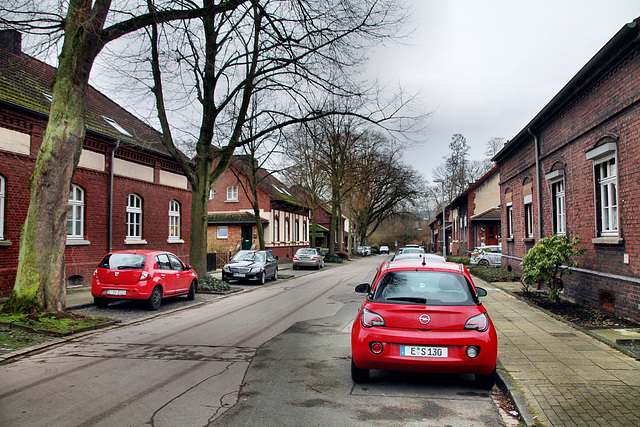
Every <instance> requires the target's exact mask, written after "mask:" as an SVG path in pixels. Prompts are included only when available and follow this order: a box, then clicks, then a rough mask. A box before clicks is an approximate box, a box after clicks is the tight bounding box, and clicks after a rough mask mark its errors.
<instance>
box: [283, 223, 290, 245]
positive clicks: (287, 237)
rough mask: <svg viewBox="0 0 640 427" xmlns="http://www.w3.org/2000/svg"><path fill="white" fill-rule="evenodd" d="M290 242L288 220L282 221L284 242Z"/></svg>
mask: <svg viewBox="0 0 640 427" xmlns="http://www.w3.org/2000/svg"><path fill="white" fill-rule="evenodd" d="M290 240H291V224H290V223H289V218H287V219H285V220H284V241H285V242H288V241H290Z"/></svg>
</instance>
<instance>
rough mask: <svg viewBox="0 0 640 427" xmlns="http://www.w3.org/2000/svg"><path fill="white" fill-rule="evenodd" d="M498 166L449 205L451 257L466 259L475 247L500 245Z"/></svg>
mask: <svg viewBox="0 0 640 427" xmlns="http://www.w3.org/2000/svg"><path fill="white" fill-rule="evenodd" d="M499 181H500V172H499V170H498V165H495V166H494V167H493V168H491V170H490V171H488V172H487V173H485V174H484V175H483V176H482V177H481V178H480V179H478V180H477V181H476V182H474V183H473V184H471V185H470V186H469V187H468V188H467V189H466V190H465V191H464V192H463V193H462V194H461V195H459V196H458V197H456V199H455V200H454V201H453V202H451V205H450V206H449V207H450V209H451V217H450V220H451V228H452V230H451V254H452V255H459V256H469V255H470V254H471V251H473V248H475V247H476V246H485V245H497V244H499V243H500V184H499Z"/></svg>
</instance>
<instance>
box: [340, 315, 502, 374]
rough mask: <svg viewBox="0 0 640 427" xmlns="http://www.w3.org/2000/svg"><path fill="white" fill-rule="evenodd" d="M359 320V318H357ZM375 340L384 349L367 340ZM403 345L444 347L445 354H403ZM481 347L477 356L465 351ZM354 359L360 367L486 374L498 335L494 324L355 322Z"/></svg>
mask: <svg viewBox="0 0 640 427" xmlns="http://www.w3.org/2000/svg"><path fill="white" fill-rule="evenodd" d="M356 322H358V323H359V322H360V320H359V319H358V320H356ZM374 342H378V343H381V344H382V347H383V350H382V352H381V353H380V354H374V353H373V352H372V351H371V349H370V344H371V343H374ZM403 345H413V346H425V347H446V348H447V352H448V355H447V357H445V358H438V357H415V356H402V355H401V347H402V346H403ZM469 346H476V347H478V348H479V349H480V352H479V354H478V356H477V357H475V358H470V357H469V356H467V354H466V350H467V347H469ZM351 349H352V356H353V361H354V363H355V364H356V366H358V367H359V368H361V369H386V370H396V371H410V372H428V373H451V374H453V373H460V374H489V373H491V372H492V371H493V369H494V368H495V366H496V359H497V337H496V333H495V330H494V329H493V327H490V328H489V330H487V331H486V332H478V331H472V330H466V331H465V330H460V331H419V330H413V331H411V330H398V329H392V328H385V327H373V328H364V327H362V326H360V325H357V324H356V325H354V331H353V333H352V335H351Z"/></svg>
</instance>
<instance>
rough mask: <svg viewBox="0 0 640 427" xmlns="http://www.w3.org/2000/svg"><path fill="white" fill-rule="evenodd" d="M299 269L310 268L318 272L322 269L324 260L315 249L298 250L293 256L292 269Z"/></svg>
mask: <svg viewBox="0 0 640 427" xmlns="http://www.w3.org/2000/svg"><path fill="white" fill-rule="evenodd" d="M300 267H312V268H315V269H317V270H320V269H321V268H322V267H324V258H323V257H322V255H321V254H320V252H319V251H318V250H317V249H313V248H300V249H298V250H297V251H296V254H295V255H294V256H293V269H294V270H297V269H298V268H300Z"/></svg>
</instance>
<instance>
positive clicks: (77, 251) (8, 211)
mask: <svg viewBox="0 0 640 427" xmlns="http://www.w3.org/2000/svg"><path fill="white" fill-rule="evenodd" d="M3 49H4V48H2V47H0V59H1V60H2V61H3V65H4V64H7V63H8V62H9V61H13V60H14V59H15V60H16V64H17V65H16V66H24V67H25V69H24V70H21V72H23V73H30V72H31V73H33V76H34V77H33V78H34V79H38V78H42V79H43V81H42V82H40V83H41V85H42V87H48V84H50V82H47V81H46V79H45V78H44V77H43V76H45V77H46V76H49V77H51V76H52V75H53V71H52V69H51V67H49V66H47V65H45V64H42V63H39V62H38V61H35V60H33V59H32V58H29V57H27V56H26V55H19V54H18V55H16V54H11V53H8V52H7V51H6V50H3ZM7 69H8V68H4V69H0V76H1V77H3V78H2V79H0V82H3V83H2V86H0V178H1V179H2V180H3V181H4V184H5V188H4V211H3V212H0V225H1V226H2V230H3V233H2V235H1V236H0V297H6V296H8V295H9V293H10V292H11V290H12V289H13V286H14V282H15V276H16V269H17V265H18V253H19V245H20V229H21V227H22V224H23V223H24V220H25V218H26V214H27V209H28V205H29V198H30V193H29V188H28V185H29V179H30V177H31V174H32V172H33V167H34V164H35V160H36V156H37V153H38V150H39V148H40V145H41V143H42V136H43V133H44V129H45V127H46V123H47V115H46V114H45V113H44V112H43V111H42V110H44V109H46V108H48V105H49V104H48V101H47V100H46V99H45V97H43V96H42V94H41V93H36V94H35V95H34V94H32V93H25V94H24V99H25V100H27V101H32V102H34V103H33V104H32V105H30V106H23V105H18V104H16V103H15V102H13V101H7V100H6V97H7V96H8V95H7V94H11V93H12V92H11V91H14V92H15V90H16V87H18V86H14V87H10V86H9V85H10V84H11V80H10V79H11V77H12V75H11V74H10V72H9V71H7ZM2 73H5V74H2ZM22 80H24V79H22ZM26 80H27V81H29V80H28V79H26ZM7 81H9V83H8V85H7V86H4V85H5V82H7ZM19 89H20V88H19ZM29 89H30V88H29V87H27V86H25V87H24V90H29ZM30 96H33V98H30ZM37 102H40V104H37ZM94 102H95V103H96V104H94ZM87 105H88V111H87V116H88V117H89V116H91V120H94V121H93V123H98V124H100V120H95V117H96V115H97V118H98V119H100V115H101V114H107V113H106V112H101V111H100V112H98V113H95V111H94V110H93V109H94V108H98V109H100V108H103V109H104V110H105V111H108V114H110V115H112V116H113V117H118V121H119V122H120V123H122V124H123V125H124V126H126V127H127V128H128V129H129V131H130V133H131V134H136V135H140V134H143V133H146V135H145V141H146V142H147V144H146V146H145V147H146V148H145V149H142V148H141V147H140V146H138V145H137V144H136V141H135V140H133V139H129V138H128V137H125V136H122V138H118V137H116V136H114V135H108V134H106V132H103V131H101V132H99V133H97V132H95V131H93V130H92V129H91V127H90V128H89V129H88V130H87V136H86V138H85V142H84V147H83V148H84V150H85V152H89V154H92V155H93V156H94V158H98V159H100V160H101V161H102V162H103V163H102V164H101V165H99V166H97V167H83V166H79V167H78V168H77V170H76V173H75V176H74V178H73V184H75V185H77V186H79V187H80V188H81V189H82V192H83V195H84V201H83V208H82V209H83V215H82V222H83V228H84V233H83V236H78V238H76V239H68V240H67V247H66V249H65V278H66V279H67V284H68V285H84V286H91V279H92V275H93V271H94V270H95V267H96V265H97V264H98V262H99V261H100V259H101V258H102V257H103V256H104V254H106V253H107V252H108V251H109V249H110V248H109V211H110V209H109V203H110V181H111V170H112V163H111V155H112V152H113V150H114V149H115V148H116V144H117V142H116V141H117V140H119V139H121V140H122V141H121V142H122V143H121V144H120V145H119V148H118V149H117V150H116V151H115V158H116V159H120V160H123V161H127V162H130V164H135V165H142V166H144V167H146V168H147V169H146V170H147V171H149V170H152V171H153V173H152V176H151V177H150V178H149V179H148V180H143V179H133V178H126V177H124V176H121V175H118V174H114V179H113V217H112V232H113V234H112V239H111V241H112V246H111V249H112V250H120V249H137V248H139V249H163V250H169V251H172V252H174V253H176V254H177V255H178V256H180V257H181V258H182V259H183V260H185V262H189V232H190V224H191V220H190V212H191V191H190V190H189V189H188V188H186V179H185V180H184V181H183V182H184V185H182V188H177V187H179V186H176V185H175V184H173V185H162V184H160V182H165V183H167V181H162V179H161V174H160V172H161V171H162V172H163V174H164V173H170V174H171V177H172V178H173V179H175V177H178V176H181V173H180V170H179V168H178V166H177V164H176V163H175V162H174V161H173V160H172V159H171V157H170V156H169V155H168V153H166V151H165V152H162V151H161V149H162V148H161V147H160V146H158V145H156V146H154V147H153V149H149V145H151V144H152V143H154V142H155V143H158V141H159V134H158V133H157V132H156V131H154V130H153V129H151V128H149V127H148V126H147V125H146V124H144V123H142V122H141V121H139V120H138V119H136V118H135V117H133V116H132V115H131V114H129V113H128V112H126V111H125V110H123V109H121V108H120V107H119V106H117V105H116V104H114V103H113V102H112V101H110V100H108V99H107V98H106V97H104V95H102V94H100V93H99V92H97V91H96V90H95V89H93V88H89V89H88V103H87ZM91 114H93V115H91ZM91 120H89V119H88V122H91ZM113 132H115V131H113ZM154 135H155V139H153V138H154ZM12 136H17V137H18V138H20V139H21V141H23V142H22V144H23V145H22V146H21V149H24V148H25V147H26V150H23V151H25V152H20V150H21V149H13V146H12V145H11V142H10V141H9V139H10V137H12ZM147 136H149V139H146V138H147ZM27 150H28V151H29V153H28V154H27V153H26V151H27ZM129 194H137V195H138V196H139V197H140V198H141V199H142V239H143V240H142V241H140V242H138V244H130V243H129V244H127V243H125V239H126V235H127V215H126V204H127V196H128V195H129ZM171 200H175V201H177V202H178V204H179V206H180V227H179V234H180V236H179V239H172V240H171V243H169V203H170V201H171ZM145 241H146V243H144V242H145Z"/></svg>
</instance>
